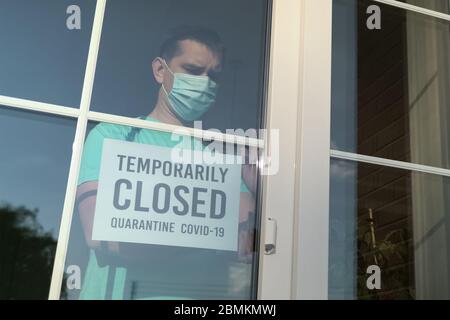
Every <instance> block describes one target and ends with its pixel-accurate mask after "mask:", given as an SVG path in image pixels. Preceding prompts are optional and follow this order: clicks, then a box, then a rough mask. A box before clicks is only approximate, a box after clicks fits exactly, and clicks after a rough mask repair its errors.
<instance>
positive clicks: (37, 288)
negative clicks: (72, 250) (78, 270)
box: [0, 205, 56, 299]
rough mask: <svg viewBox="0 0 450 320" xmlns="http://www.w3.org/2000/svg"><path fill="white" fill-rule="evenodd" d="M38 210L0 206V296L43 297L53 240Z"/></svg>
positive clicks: (51, 260)
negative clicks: (43, 224)
mask: <svg viewBox="0 0 450 320" xmlns="http://www.w3.org/2000/svg"><path fill="white" fill-rule="evenodd" d="M37 214H38V210H37V209H35V210H33V211H31V210H29V209H26V208H25V207H17V208H14V207H11V206H9V205H2V206H0V299H47V297H48V292H49V287H50V279H51V273H52V268H53V259H54V256H55V251H56V240H55V239H53V237H52V235H51V233H49V232H46V231H45V230H44V228H43V227H42V226H41V225H40V224H39V222H38V221H37Z"/></svg>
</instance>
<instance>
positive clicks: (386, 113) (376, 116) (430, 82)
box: [331, 0, 450, 168]
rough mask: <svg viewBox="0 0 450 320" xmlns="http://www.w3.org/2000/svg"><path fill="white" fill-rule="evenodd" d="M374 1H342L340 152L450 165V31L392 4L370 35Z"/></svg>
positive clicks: (336, 50)
mask: <svg viewBox="0 0 450 320" xmlns="http://www.w3.org/2000/svg"><path fill="white" fill-rule="evenodd" d="M371 4H373V2H372V1H352V0H336V1H335V2H334V6H335V10H334V21H333V24H334V29H333V80H332V81H333V85H332V86H333V89H332V139H331V140H332V144H331V147H332V148H333V149H337V150H341V151H347V152H354V153H359V154H364V155H370V156H377V157H382V158H389V159H394V160H401V161H407V162H413V163H418V164H424V165H431V166H437V167H444V168H450V153H449V142H448V136H449V133H450V132H449V126H448V122H447V120H448V119H449V114H450V109H449V106H450V103H449V102H450V93H449V92H450V91H449V90H448V88H449V87H450V68H449V66H450V51H449V50H450V31H449V30H450V29H449V24H448V22H446V21H441V20H437V19H434V18H431V17H428V16H425V15H420V14H416V13H411V12H408V11H405V10H402V9H399V8H394V7H390V6H386V5H381V4H377V5H380V7H381V12H382V15H381V30H369V29H368V27H367V25H366V22H367V19H368V15H367V14H366V9H367V7H368V6H369V5H371Z"/></svg>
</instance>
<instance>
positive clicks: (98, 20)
mask: <svg viewBox="0 0 450 320" xmlns="http://www.w3.org/2000/svg"><path fill="white" fill-rule="evenodd" d="M105 7H106V0H97V5H96V9H95V17H94V24H93V27H92V35H91V42H90V45H89V54H88V60H87V66H86V72H85V77H84V84H83V92H82V96H81V105H80V116H79V118H78V123H77V129H76V132H75V139H74V143H73V149H72V159H71V163H70V171H69V178H68V182H67V189H66V197H65V200H64V208H63V213H62V218H61V225H60V229H59V236H58V244H57V247H56V255H55V261H54V265H53V274H52V280H51V285H50V293H49V299H51V300H57V299H59V297H60V291H61V285H62V280H63V276H64V266H65V259H66V254H67V247H68V242H69V234H70V227H71V223H72V215H73V209H74V205H75V196H76V190H77V181H78V175H79V171H80V163H81V156H82V151H83V146H84V138H85V135H86V128H87V122H88V112H89V108H90V104H91V97H92V90H93V86H94V78H95V70H96V66H97V58H98V51H99V47H100V38H101V33H102V27H103V18H104V15H105Z"/></svg>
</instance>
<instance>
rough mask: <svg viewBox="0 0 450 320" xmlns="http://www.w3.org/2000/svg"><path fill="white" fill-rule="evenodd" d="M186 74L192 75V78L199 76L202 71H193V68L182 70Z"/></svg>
mask: <svg viewBox="0 0 450 320" xmlns="http://www.w3.org/2000/svg"><path fill="white" fill-rule="evenodd" d="M184 69H185V70H186V72H187V73H188V74H192V75H194V76H199V75H201V74H202V73H203V70H200V69H195V68H189V67H187V68H184Z"/></svg>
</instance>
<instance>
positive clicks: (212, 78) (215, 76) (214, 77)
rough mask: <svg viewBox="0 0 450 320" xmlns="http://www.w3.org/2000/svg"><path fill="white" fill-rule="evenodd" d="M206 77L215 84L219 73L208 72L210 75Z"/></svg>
mask: <svg viewBox="0 0 450 320" xmlns="http://www.w3.org/2000/svg"><path fill="white" fill-rule="evenodd" d="M208 76H209V78H210V79H211V80H214V81H216V82H217V81H218V80H219V77H220V73H218V72H210V73H208Z"/></svg>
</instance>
